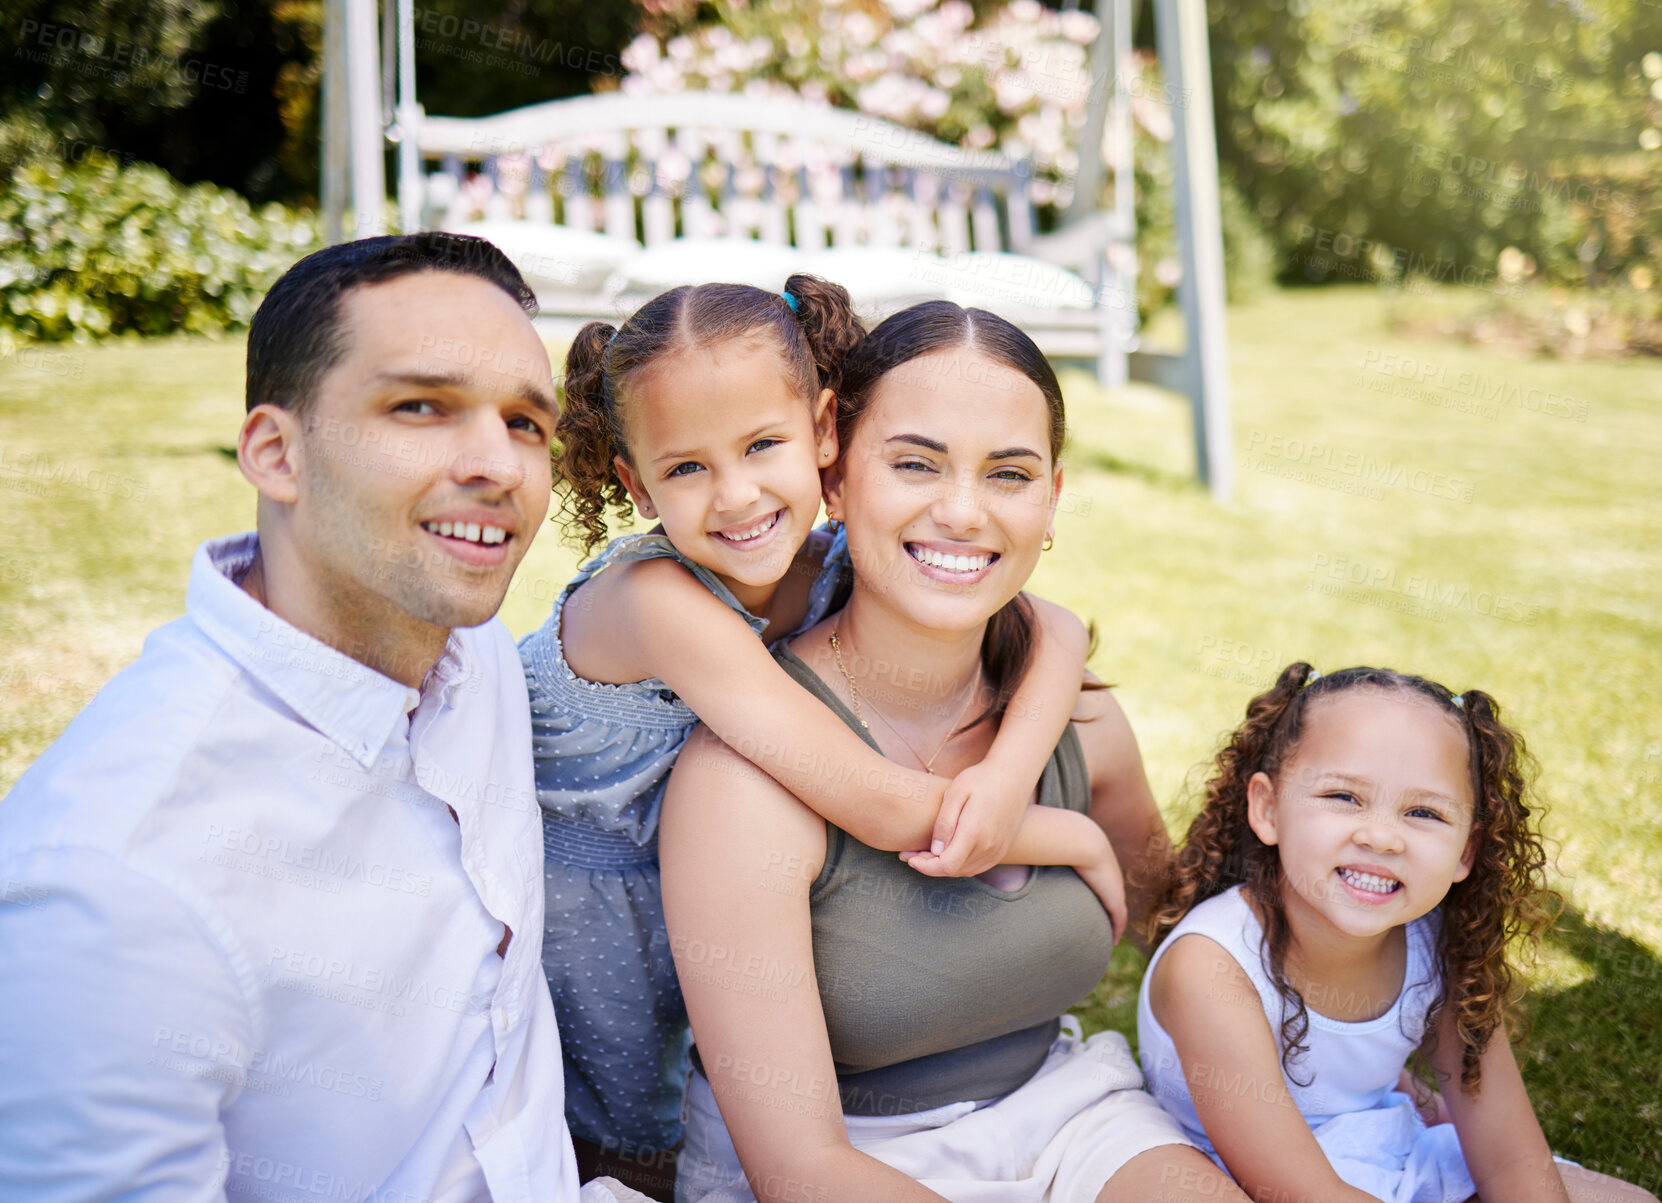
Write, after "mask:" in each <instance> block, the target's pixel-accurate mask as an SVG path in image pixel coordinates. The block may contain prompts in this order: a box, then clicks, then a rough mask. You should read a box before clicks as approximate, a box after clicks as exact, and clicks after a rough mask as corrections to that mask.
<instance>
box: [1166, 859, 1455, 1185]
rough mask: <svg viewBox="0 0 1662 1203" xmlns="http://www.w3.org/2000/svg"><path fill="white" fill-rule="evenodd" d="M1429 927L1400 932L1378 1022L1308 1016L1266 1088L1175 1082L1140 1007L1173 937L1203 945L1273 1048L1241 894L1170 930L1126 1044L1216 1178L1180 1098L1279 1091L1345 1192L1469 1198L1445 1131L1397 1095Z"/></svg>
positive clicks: (1189, 1103) (1450, 1129)
mask: <svg viewBox="0 0 1662 1203" xmlns="http://www.w3.org/2000/svg"><path fill="white" fill-rule="evenodd" d="M1440 920H1441V915H1440V913H1439V912H1437V911H1432V912H1431V913H1430V914H1429V915H1426V916H1424V917H1423V918H1420V919H1416V920H1415V921H1414V922H1413V923H1410V924H1409V925H1408V966H1407V970H1406V972H1405V973H1404V974H1403V981H1402V990H1401V992H1400V993H1399V994H1398V995H1397V999H1396V1002H1395V1003H1394V1004H1393V1005H1392V1006H1391V1008H1390V1009H1389V1010H1387V1011H1386V1012H1385V1013H1384V1014H1383V1015H1381V1016H1379V1017H1378V1018H1377V1019H1369V1020H1364V1021H1362V1022H1360V1023H1345V1022H1342V1021H1340V1020H1337V1019H1329V1018H1328V1017H1327V1016H1325V1015H1322V1014H1320V1013H1319V1012H1318V1011H1317V1010H1315V1009H1314V1007H1313V1006H1311V1007H1308V1008H1307V1013H1308V1015H1309V1021H1310V1028H1309V1032H1308V1033H1307V1034H1306V1036H1305V1039H1304V1043H1305V1044H1306V1045H1307V1046H1308V1051H1307V1052H1305V1053H1303V1054H1302V1055H1300V1056H1297V1057H1295V1058H1294V1059H1293V1062H1292V1075H1291V1076H1288V1075H1287V1073H1286V1072H1285V1069H1284V1070H1283V1073H1282V1076H1281V1078H1280V1079H1279V1080H1277V1081H1273V1082H1257V1081H1252V1080H1250V1079H1251V1075H1249V1074H1245V1073H1243V1072H1242V1071H1241V1070H1240V1069H1239V1068H1238V1067H1234V1066H1230V1065H1217V1066H1206V1065H1194V1066H1191V1067H1190V1070H1189V1073H1188V1074H1187V1075H1185V1074H1184V1072H1183V1067H1182V1065H1181V1064H1180V1063H1179V1061H1178V1057H1177V1050H1176V1048H1175V1047H1174V1046H1173V1044H1172V1041H1171V1037H1170V1036H1168V1035H1167V1034H1166V1031H1165V1029H1164V1028H1162V1027H1161V1026H1160V1024H1159V1022H1158V1021H1157V1020H1156V1019H1155V1018H1154V1012H1153V1010H1152V1009H1151V1008H1150V1007H1149V1001H1148V991H1149V983H1150V981H1152V980H1153V977H1154V966H1155V965H1157V964H1158V963H1159V961H1160V957H1161V956H1162V955H1164V953H1165V951H1166V950H1167V949H1169V948H1170V947H1171V946H1172V944H1173V943H1175V942H1176V941H1177V940H1178V939H1179V938H1180V937H1182V936H1186V935H1202V936H1206V937H1207V938H1209V939H1211V940H1213V941H1215V942H1216V943H1217V944H1218V945H1219V946H1220V947H1222V948H1223V949H1224V950H1225V951H1226V952H1228V953H1229V955H1230V956H1231V957H1232V958H1234V960H1235V961H1236V963H1237V964H1239V965H1240V967H1241V968H1242V969H1243V970H1244V971H1245V972H1246V975H1247V976H1248V977H1249V978H1251V979H1252V984H1253V985H1254V986H1255V987H1256V988H1257V990H1258V999H1259V1002H1260V1003H1261V1004H1262V1006H1263V1008H1264V1014H1265V1015H1266V1016H1267V1017H1268V1018H1269V1021H1270V1029H1271V1030H1272V1031H1273V1032H1274V1033H1275V1034H1276V1037H1277V1039H1278V1041H1279V1038H1280V1034H1281V1015H1282V999H1281V995H1280V994H1279V993H1278V992H1277V991H1276V989H1275V986H1274V985H1273V984H1272V983H1271V981H1270V975H1269V972H1268V969H1267V968H1266V964H1267V962H1266V959H1265V956H1264V932H1263V928H1262V927H1260V926H1259V923H1258V919H1257V917H1256V916H1255V915H1254V914H1253V912H1252V908H1251V907H1250V906H1249V905H1248V904H1247V900H1246V898H1245V896H1244V895H1243V894H1242V892H1241V887H1240V886H1236V887H1234V888H1233V889H1230V890H1227V891H1225V892H1224V893H1222V894H1219V895H1217V896H1216V897H1214V898H1209V899H1207V900H1206V901H1205V902H1203V903H1201V904H1200V905H1199V906H1197V907H1195V908H1194V910H1192V911H1190V912H1189V913H1188V914H1187V915H1186V916H1184V918H1183V920H1182V921H1181V922H1180V923H1178V925H1177V927H1176V928H1175V929H1174V930H1173V931H1172V934H1171V935H1170V936H1168V937H1167V938H1166V940H1165V942H1164V943H1163V944H1161V946H1160V948H1159V949H1158V950H1157V951H1156V952H1155V954H1154V959H1153V960H1151V961H1150V962H1149V971H1148V973H1146V974H1145V975H1144V977H1143V985H1142V991H1141V993H1140V995H1139V997H1138V1000H1137V1037H1138V1042H1139V1044H1140V1045H1141V1049H1140V1057H1141V1060H1142V1065H1143V1075H1144V1077H1145V1078H1146V1079H1147V1082H1148V1089H1149V1090H1150V1091H1152V1092H1153V1094H1154V1097H1155V1098H1157V1099H1158V1100H1159V1101H1160V1105H1161V1106H1163V1107H1164V1108H1165V1109H1166V1110H1167V1111H1168V1112H1170V1113H1171V1115H1172V1117H1173V1118H1174V1119H1176V1120H1177V1122H1178V1123H1179V1124H1180V1125H1182V1127H1183V1130H1184V1132H1185V1133H1187V1134H1188V1135H1189V1136H1190V1137H1191V1138H1192V1139H1193V1140H1194V1142H1195V1143H1196V1144H1197V1145H1199V1146H1200V1148H1201V1149H1202V1150H1204V1151H1205V1153H1206V1154H1207V1155H1208V1156H1209V1157H1211V1158H1212V1160H1213V1161H1216V1162H1218V1164H1219V1165H1220V1166H1221V1165H1222V1164H1223V1163H1222V1161H1220V1160H1219V1158H1218V1154H1217V1150H1216V1149H1214V1148H1213V1146H1212V1142H1211V1141H1210V1140H1208V1139H1207V1138H1206V1131H1205V1129H1204V1128H1202V1127H1201V1124H1200V1119H1199V1117H1198V1116H1197V1115H1196V1114H1195V1107H1194V1101H1193V1096H1192V1094H1191V1088H1192V1089H1193V1090H1195V1091H1199V1092H1203V1093H1206V1094H1210V1095H1212V1096H1214V1098H1218V1099H1220V1100H1221V1102H1222V1104H1223V1105H1224V1106H1225V1107H1228V1106H1230V1105H1237V1106H1240V1105H1245V1104H1247V1103H1250V1102H1252V1101H1254V1100H1257V1099H1262V1100H1274V1099H1276V1098H1279V1097H1281V1092H1282V1091H1283V1090H1285V1091H1286V1092H1288V1093H1289V1094H1290V1095H1291V1097H1292V1100H1293V1102H1294V1104H1295V1105H1296V1106H1297V1107H1298V1109H1299V1111H1300V1112H1301V1113H1302V1114H1303V1116H1304V1118H1305V1121H1306V1122H1307V1123H1309V1125H1310V1130H1311V1131H1312V1132H1314V1133H1315V1136H1316V1141H1317V1143H1318V1144H1320V1145H1321V1147H1322V1151H1323V1152H1325V1153H1326V1154H1327V1158H1328V1160H1329V1161H1330V1162H1332V1164H1333V1169H1334V1170H1335V1172H1337V1173H1338V1175H1339V1177H1340V1178H1342V1179H1344V1181H1345V1182H1347V1183H1348V1184H1349V1185H1351V1186H1354V1187H1356V1188H1357V1189H1358V1190H1364V1191H1366V1192H1368V1193H1369V1194H1370V1195H1373V1196H1375V1197H1376V1198H1379V1199H1383V1200H1385V1201H1386V1203H1464V1201H1465V1200H1467V1199H1470V1198H1471V1197H1472V1196H1473V1195H1474V1194H1476V1193H1477V1191H1476V1187H1474V1186H1473V1184H1472V1179H1471V1174H1470V1173H1468V1172H1467V1170H1466V1159H1465V1157H1464V1156H1463V1155H1462V1154H1461V1151H1460V1140H1459V1137H1458V1136H1456V1135H1455V1131H1454V1125H1453V1124H1438V1125H1436V1126H1434V1127H1429V1128H1428V1127H1426V1125H1425V1123H1424V1121H1423V1120H1421V1119H1420V1116H1419V1112H1418V1111H1416V1110H1415V1108H1414V1104H1413V1101H1412V1100H1410V1099H1409V1098H1408V1096H1407V1095H1405V1094H1403V1093H1402V1092H1400V1091H1399V1090H1397V1088H1396V1087H1397V1082H1398V1080H1399V1079H1400V1076H1401V1073H1402V1067H1403V1066H1404V1065H1405V1064H1406V1063H1407V1061H1408V1055H1409V1054H1410V1053H1411V1052H1413V1051H1414V1049H1416V1048H1418V1047H1419V1044H1420V1040H1421V1037H1422V1036H1423V1035H1424V1033H1425V1025H1426V1019H1427V1016H1428V1013H1429V1011H1430V1009H1431V1004H1432V1003H1433V1002H1434V1001H1435V999H1436V997H1437V994H1438V992H1439V987H1440V979H1441V968H1440V966H1439V965H1438V964H1437V960H1436V951H1437V933H1438V929H1439V924H1440ZM1218 988H1223V987H1218ZM1312 1001H1314V1000H1309V999H1307V1000H1306V1002H1307V1003H1309V1002H1312ZM1301 1082H1303V1083H1307V1085H1300V1084H1299V1083H1301Z"/></svg>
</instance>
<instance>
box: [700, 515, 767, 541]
mask: <svg viewBox="0 0 1662 1203" xmlns="http://www.w3.org/2000/svg"><path fill="white" fill-rule="evenodd" d="M778 521H779V511H778V510H774V511H773V513H771V514H769V515H768V516H767V517H766V518H763V519H762V520H761V521H760V522H757V523H756V524H755V525H754V526H747V527H745V528H744V529H743V530H718V531H717V532H716V534H717V535H718V536H719V537H721V538H723V539H726V540H727V541H728V542H730V543H743V542H744V541H745V540H747V539H754V538H756V537H757V536H758V535H765V534H767V532H768V531H770V530H772V529H773V524H774V523H775V522H778Z"/></svg>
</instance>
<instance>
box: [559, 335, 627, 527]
mask: <svg viewBox="0 0 1662 1203" xmlns="http://www.w3.org/2000/svg"><path fill="white" fill-rule="evenodd" d="M616 334H617V331H616V330H615V329H613V327H611V326H609V325H607V324H606V323H605V322H590V323H589V324H588V325H586V326H584V327H583V328H582V329H581V330H579V331H578V332H577V338H576V341H574V342H573V343H572V344H571V350H570V351H568V352H566V374H565V382H564V388H563V392H564V399H563V403H562V404H561V406H560V418H559V421H558V422H556V423H555V424H554V437H555V440H556V446H555V448H554V452H553V460H554V481H555V488H556V491H558V492H559V493H561V498H560V519H561V521H562V523H563V524H564V525H565V528H566V541H567V542H568V543H570V544H571V545H572V546H573V547H576V548H577V549H578V550H580V551H581V552H583V554H584V555H587V554H588V553H590V552H592V551H593V550H594V549H595V548H596V547H598V546H599V545H600V544H602V543H604V542H605V541H606V507H607V506H611V507H613V508H614V509H615V510H616V511H617V515H618V517H619V518H620V519H625V520H626V519H628V518H629V516H630V515H631V514H632V513H633V512H634V507H633V505H632V504H631V502H630V500H629V491H628V490H627V489H625V488H624V487H623V481H622V480H621V479H620V478H619V477H618V474H617V468H616V466H615V465H614V464H613V463H612V460H613V458H614V457H615V456H617V455H618V454H619V451H620V444H619V442H618V438H617V428H616V426H617V424H616V420H615V418H614V416H613V414H612V412H611V411H612V403H611V397H610V395H609V389H608V386H607V383H606V351H607V347H608V345H609V344H610V343H611V341H612V339H613V337H614V336H615V335H616Z"/></svg>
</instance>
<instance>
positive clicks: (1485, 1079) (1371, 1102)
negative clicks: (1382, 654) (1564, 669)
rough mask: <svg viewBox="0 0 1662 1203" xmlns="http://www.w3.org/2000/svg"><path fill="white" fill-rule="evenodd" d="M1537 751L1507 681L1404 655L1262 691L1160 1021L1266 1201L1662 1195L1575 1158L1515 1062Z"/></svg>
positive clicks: (1208, 1144) (1215, 819) (1180, 876)
mask: <svg viewBox="0 0 1662 1203" xmlns="http://www.w3.org/2000/svg"><path fill="white" fill-rule="evenodd" d="M1526 763H1527V761H1526V756H1525V752H1524V746H1523V741H1522V739H1521V738H1520V737H1519V736H1518V735H1517V733H1516V732H1514V731H1512V730H1511V729H1510V728H1508V727H1507V726H1506V725H1505V724H1503V723H1502V722H1501V721H1500V715H1499V710H1498V708H1497V707H1496V705H1495V702H1494V701H1493V699H1491V698H1490V697H1489V695H1488V694H1486V693H1482V692H1479V691H1477V690H1467V691H1466V692H1465V693H1464V694H1454V693H1450V692H1449V690H1447V689H1445V688H1444V687H1443V686H1441V685H1438V684H1435V683H1434V682H1431V681H1427V680H1425V679H1424V678H1421V677H1415V676H1408V675H1406V674H1403V673H1398V672H1393V671H1391V670H1388V669H1379V668H1347V669H1345V670H1343V671H1341V672H1336V673H1332V674H1330V675H1327V676H1322V675H1321V674H1319V673H1317V672H1316V671H1315V670H1313V669H1312V668H1311V667H1310V666H1309V665H1308V664H1303V663H1299V664H1293V665H1290V666H1289V667H1288V668H1286V669H1285V670H1283V672H1282V673H1281V676H1280V678H1279V679H1278V680H1277V682H1276V684H1275V686H1274V687H1273V688H1272V689H1270V690H1269V691H1268V692H1267V693H1264V694H1262V695H1261V696H1259V697H1256V698H1254V699H1253V700H1252V702H1251V704H1250V705H1249V706H1248V707H1247V714H1246V722H1245V724H1244V725H1243V726H1242V727H1241V728H1240V729H1239V730H1238V731H1236V732H1235V733H1234V735H1233V736H1232V737H1231V738H1230V739H1229V741H1228V743H1227V744H1226V745H1225V747H1224V748H1223V750H1222V752H1221V753H1219V756H1218V762H1217V767H1216V772H1215V774H1214V775H1213V777H1212V778H1211V780H1210V781H1209V782H1208V783H1207V787H1206V797H1205V804H1204V806H1203V808H1202V810H1201V812H1200V814H1199V815H1198V816H1196V818H1195V820H1194V823H1193V825H1192V826H1191V827H1190V828H1189V833H1188V836H1187V839H1186V840H1185V842H1184V846H1183V847H1182V849H1181V850H1180V851H1179V853H1178V856H1177V864H1176V869H1175V872H1174V875H1173V877H1172V878H1171V880H1170V882H1169V885H1168V888H1167V890H1166V892H1165V896H1164V898H1163V900H1162V904H1161V906H1160V907H1159V908H1158V909H1157V911H1156V913H1155V932H1156V940H1157V941H1162V942H1160V944H1159V947H1158V949H1157V951H1156V952H1155V955H1154V958H1153V960H1152V961H1151V962H1150V965H1149V969H1148V972H1147V974H1146V976H1145V977H1144V979H1143V985H1142V992H1141V996H1140V998H1139V1000H1138V1008H1137V1030H1138V1035H1139V1038H1140V1041H1141V1058H1142V1064H1143V1072H1144V1074H1145V1076H1146V1077H1147V1079H1148V1086H1149V1089H1150V1090H1152V1091H1153V1092H1154V1094H1155V1096H1156V1097H1157V1098H1158V1099H1159V1100H1160V1102H1161V1103H1162V1104H1163V1105H1164V1106H1165V1107H1166V1109H1167V1110H1168V1111H1169V1112H1170V1113H1171V1114H1172V1116H1173V1117H1174V1118H1176V1119H1177V1120H1178V1121H1179V1123H1181V1124H1182V1125H1183V1128H1184V1130H1185V1131H1186V1132H1187V1133H1188V1134H1189V1135H1190V1136H1191V1137H1192V1138H1193V1139H1194V1141H1195V1142H1196V1143H1197V1144H1198V1145H1200V1146H1201V1147H1202V1148H1203V1149H1204V1150H1206V1152H1208V1153H1209V1154H1210V1155H1211V1156H1212V1158H1213V1160H1215V1161H1216V1162H1217V1163H1218V1164H1219V1165H1221V1166H1222V1167H1224V1168H1225V1169H1227V1170H1228V1171H1229V1173H1230V1174H1231V1175H1232V1176H1233V1177H1234V1178H1235V1180H1236V1181H1237V1182H1239V1183H1240V1185H1241V1186H1242V1187H1243V1188H1244V1189H1245V1190H1246V1191H1247V1193H1248V1194H1249V1195H1251V1196H1252V1197H1253V1198H1254V1199H1287V1200H1299V1199H1311V1200H1317V1199H1319V1200H1323V1201H1333V1203H1361V1201H1364V1200H1385V1201H1387V1203H1398V1201H1401V1203H1409V1201H1412V1203H1463V1201H1465V1200H1473V1199H1482V1200H1484V1201H1485V1203H1533V1201H1536V1200H1541V1201H1545V1200H1563V1199H1566V1198H1568V1199H1574V1200H1584V1201H1591V1200H1594V1199H1598V1200H1603V1201H1608V1203H1616V1201H1618V1200H1623V1201H1625V1200H1633V1201H1635V1203H1636V1201H1639V1200H1647V1199H1648V1200H1651V1201H1652V1203H1655V1201H1654V1197H1653V1196H1651V1195H1650V1194H1648V1193H1646V1192H1645V1191H1642V1190H1640V1189H1638V1188H1637V1187H1633V1186H1630V1185H1628V1184H1626V1183H1623V1182H1619V1181H1617V1180H1615V1179H1613V1178H1608V1177H1605V1176H1603V1175H1600V1174H1594V1173H1591V1172H1589V1171H1586V1170H1583V1169H1581V1168H1580V1167H1578V1166H1574V1165H1570V1164H1568V1163H1555V1161H1554V1159H1553V1156H1552V1154H1551V1153H1550V1152H1549V1151H1548V1148H1547V1143H1546V1139H1545V1138H1544V1137H1543V1136H1542V1134H1541V1128H1540V1125H1539V1124H1538V1123H1537V1122H1536V1120H1535V1115H1534V1112H1533V1111H1532V1110H1531V1108H1530V1104H1529V1098H1528V1095H1527V1094H1526V1093H1525V1090H1524V1084H1523V1079H1522V1077H1521V1076H1520V1074H1519V1072H1518V1065H1517V1062H1516V1061H1515V1060H1514V1058H1513V1055H1512V1046H1511V1041H1510V1039H1509V1038H1508V1034H1507V1024H1506V1018H1507V1011H1508V1008H1509V1005H1510V1003H1511V1001H1512V995H1513V984H1514V971H1513V969H1512V967H1511V966H1510V965H1509V964H1508V962H1507V952H1508V948H1509V946H1512V945H1514V944H1517V943H1522V944H1526V945H1531V946H1533V945H1534V944H1536V943H1538V941H1539V938H1540V934H1541V932H1542V930H1543V928H1544V927H1545V926H1546V925H1547V923H1548V922H1549V910H1548V906H1547V904H1548V902H1549V901H1550V900H1551V899H1552V898H1553V895H1552V894H1551V893H1550V892H1549V891H1548V890H1547V888H1546V884H1545V866H1546V856H1545V854H1544V852H1543V850H1542V846H1541V839H1540V835H1539V833H1538V831H1537V830H1536V826H1535V818H1534V816H1533V815H1532V813H1531V810H1530V806H1529V799H1528V796H1527V794H1528V791H1527V789H1526V780H1525V766H1526ZM1410 1064H1412V1065H1413V1066H1414V1067H1415V1068H1416V1069H1418V1068H1421V1067H1424V1068H1427V1069H1429V1070H1430V1071H1431V1073H1432V1074H1433V1075H1434V1076H1435V1078H1436V1080H1437V1083H1438V1085H1439V1086H1440V1087H1441V1089H1442V1094H1441V1097H1440V1099H1439V1098H1438V1097H1436V1096H1433V1095H1430V1093H1429V1091H1424V1090H1423V1088H1422V1083H1421V1082H1420V1081H1419V1079H1418V1078H1417V1077H1416V1076H1415V1074H1414V1073H1413V1072H1412V1071H1410V1070H1408V1069H1407V1067H1408V1066H1409V1065H1410ZM1411 1095H1417V1096H1420V1097H1419V1098H1418V1100H1416V1098H1415V1097H1411Z"/></svg>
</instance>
